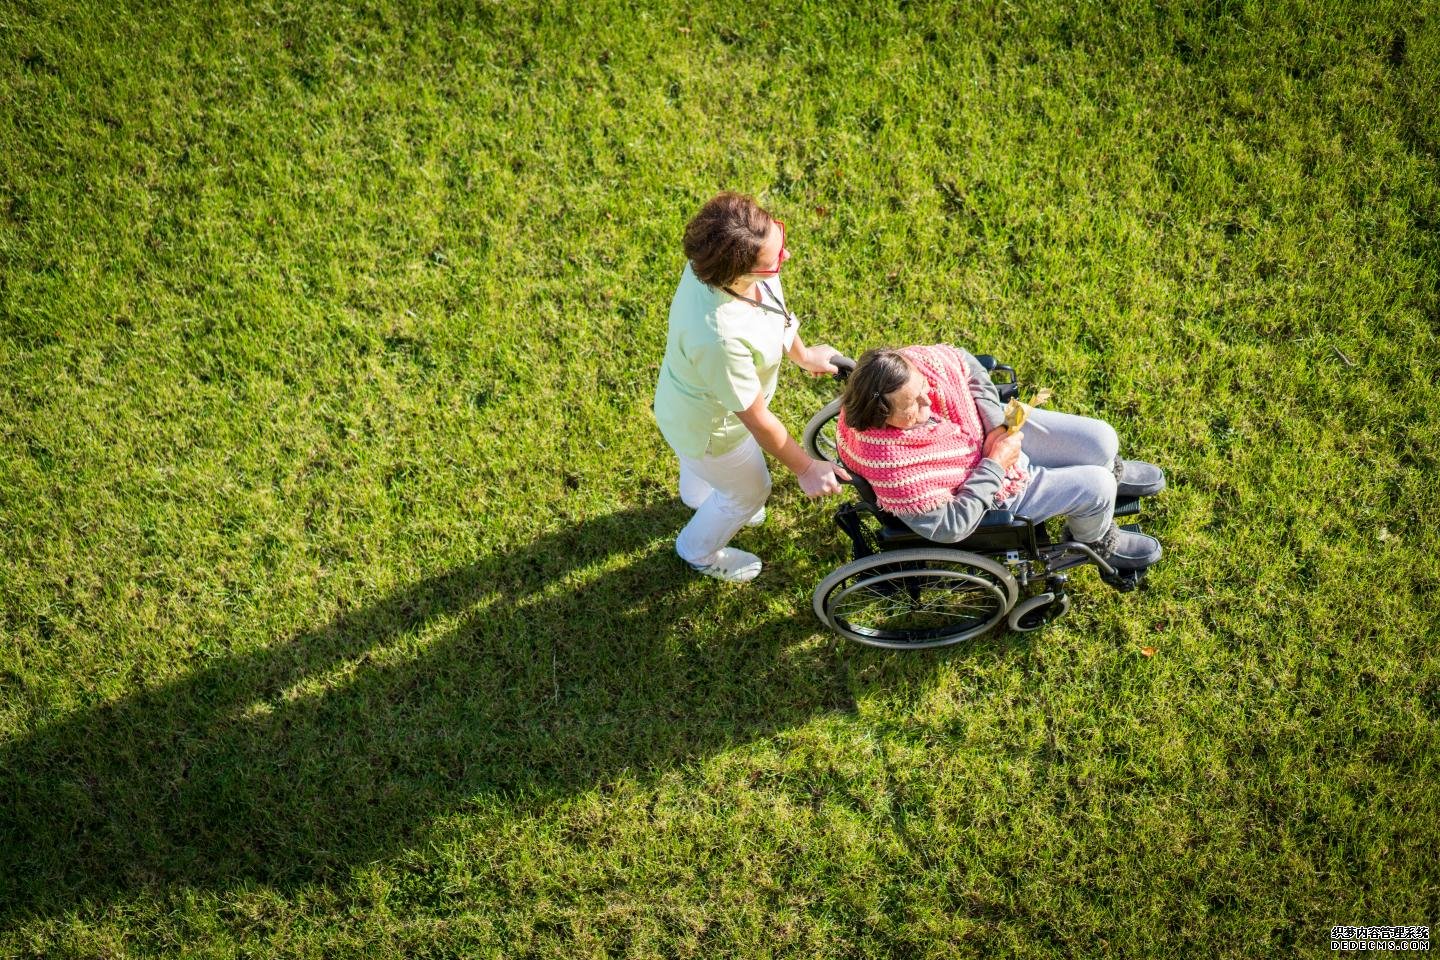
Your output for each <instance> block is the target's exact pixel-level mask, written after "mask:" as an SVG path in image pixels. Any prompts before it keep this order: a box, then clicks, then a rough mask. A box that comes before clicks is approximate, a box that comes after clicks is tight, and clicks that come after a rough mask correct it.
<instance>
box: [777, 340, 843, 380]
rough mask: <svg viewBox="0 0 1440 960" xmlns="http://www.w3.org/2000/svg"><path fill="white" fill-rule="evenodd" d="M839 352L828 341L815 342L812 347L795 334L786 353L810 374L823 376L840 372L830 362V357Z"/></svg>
mask: <svg viewBox="0 0 1440 960" xmlns="http://www.w3.org/2000/svg"><path fill="white" fill-rule="evenodd" d="M839 352H840V351H839V350H836V349H835V348H834V347H832V346H830V344H828V343H817V344H815V346H813V347H807V346H805V342H804V341H803V340H801V339H800V335H799V334H796V335H795V340H794V342H793V343H791V344H790V349H789V350H788V351H787V355H788V356H789V357H790V359H791V360H794V361H795V365H796V366H797V367H799V368H800V369H801V370H804V371H805V372H806V373H808V374H810V376H812V377H823V376H825V375H827V374H833V373H839V372H840V368H839V367H837V366H835V364H833V363H831V362H830V358H831V357H833V356H835V354H837V353H839Z"/></svg>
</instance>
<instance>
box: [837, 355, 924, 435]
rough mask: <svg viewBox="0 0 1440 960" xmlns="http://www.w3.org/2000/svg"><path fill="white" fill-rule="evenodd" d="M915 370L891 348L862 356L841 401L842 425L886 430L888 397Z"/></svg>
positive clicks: (851, 427) (848, 379) (846, 384)
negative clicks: (843, 416)
mask: <svg viewBox="0 0 1440 960" xmlns="http://www.w3.org/2000/svg"><path fill="white" fill-rule="evenodd" d="M914 369H915V368H914V367H912V366H911V365H910V361H909V360H906V359H905V355H904V354H903V353H901V352H900V351H899V350H895V349H892V348H890V347H879V348H877V349H875V350H866V351H865V352H864V353H862V354H861V355H860V359H859V360H858V361H857V362H856V364H855V370H854V371H853V372H852V373H851V374H850V376H849V377H848V378H847V379H846V381H845V392H844V393H843V394H842V395H841V397H840V410H841V412H843V413H844V415H845V425H846V426H847V427H849V428H850V429H851V430H873V429H875V428H876V427H883V426H885V419H886V418H887V417H889V416H890V401H889V400H888V399H887V396H888V395H889V394H891V393H894V392H895V391H896V390H899V389H900V388H901V387H903V386H904V385H905V381H907V380H909V379H910V373H911V371H912V370H914Z"/></svg>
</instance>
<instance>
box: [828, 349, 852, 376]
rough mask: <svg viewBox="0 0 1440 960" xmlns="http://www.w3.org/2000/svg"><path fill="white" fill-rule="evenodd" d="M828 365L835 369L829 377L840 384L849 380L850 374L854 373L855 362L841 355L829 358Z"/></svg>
mask: <svg viewBox="0 0 1440 960" xmlns="http://www.w3.org/2000/svg"><path fill="white" fill-rule="evenodd" d="M830 363H831V364H832V365H833V366H834V367H835V372H834V373H832V374H831V376H832V377H834V378H835V379H836V380H839V381H840V382H841V383H844V382H845V381H846V380H848V379H849V378H850V374H852V373H854V372H855V361H854V360H851V359H850V358H849V357H847V356H845V355H844V354H843V353H837V354H835V355H833V356H832V357H831V358H830Z"/></svg>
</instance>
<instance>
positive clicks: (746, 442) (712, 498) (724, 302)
mask: <svg viewBox="0 0 1440 960" xmlns="http://www.w3.org/2000/svg"><path fill="white" fill-rule="evenodd" d="M789 257H790V252H789V251H788V250H786V249H785V225H784V224H782V223H781V222H780V221H779V220H776V219H775V218H774V217H772V216H770V214H769V213H767V212H766V211H765V210H763V209H761V207H760V206H759V204H757V203H756V202H755V201H754V200H753V199H751V198H750V197H747V196H744V195H742V194H738V193H728V192H727V193H722V194H720V195H719V196H717V197H715V198H713V199H712V200H710V201H709V202H708V203H706V204H705V206H703V207H701V208H700V212H699V213H697V214H696V215H695V218H694V219H693V220H691V221H690V223H689V224H688V225H687V226H686V227H685V258H686V260H687V261H688V263H686V265H685V271H684V273H682V274H681V276H680V286H679V287H678V288H677V289H676V290H675V297H674V299H673V300H671V301H670V330H669V334H668V335H667V337H666V342H665V360H664V362H663V363H661V365H660V379H659V382H658V383H657V384H656V387H655V420H656V423H658V424H659V426H660V433H661V434H663V435H664V437H665V441H666V442H667V443H669V444H670V446H671V447H672V448H673V449H674V450H675V453H676V454H677V455H679V457H680V499H681V500H683V501H684V502H685V505H686V506H688V507H690V508H692V509H693V510H694V511H695V516H693V517H691V518H690V522H689V523H687V524H686V525H685V529H683V530H681V531H680V535H679V536H678V537H677V538H676V539H675V552H676V553H678V554H679V555H680V558H681V559H682V560H684V561H685V562H686V563H688V564H690V566H692V567H694V568H695V569H696V570H698V571H700V572H701V573H703V574H705V575H706V576H710V577H716V578H717V579H720V580H728V581H731V582H734V583H743V582H745V581H747V580H753V579H755V577H756V575H758V574H759V573H760V558H759V557H757V556H755V555H754V554H753V553H746V552H745V551H744V550H738V549H736V548H734V547H729V546H726V544H728V543H729V542H730V538H731V537H733V536H735V534H736V532H737V531H739V529H740V528H741V527H742V526H745V525H747V524H748V525H750V526H757V525H759V524H760V523H762V522H764V519H765V500H766V498H767V497H769V496H770V471H769V470H767V469H766V467H765V453H769V454H770V455H771V456H773V457H774V458H775V459H777V460H779V461H780V462H781V463H783V464H785V466H787V467H789V468H790V470H791V471H792V472H794V474H795V476H796V477H798V478H799V480H800V489H802V490H804V491H805V494H806V495H807V496H811V497H818V496H824V495H827V494H831V493H835V492H836V491H838V490H839V489H840V480H841V479H844V480H848V479H850V476H849V474H847V473H845V471H844V470H842V469H840V468H838V467H835V466H833V465H831V464H830V463H827V462H826V461H824V460H815V459H813V458H812V457H811V456H810V455H809V454H807V453H806V452H805V450H804V449H803V448H802V447H801V446H800V445H799V444H798V443H796V442H795V440H794V438H792V437H791V436H790V433H789V431H787V430H786V429H785V425H784V424H782V423H781V422H780V421H779V420H778V419H776V417H775V415H774V414H773V413H771V412H770V398H771V397H772V396H774V395H775V384H776V381H777V380H778V379H779V374H780V359H781V357H782V356H787V357H789V358H790V359H791V360H794V361H795V363H796V364H798V365H799V366H800V368H801V369H802V370H807V371H809V372H810V373H811V374H814V375H816V376H818V375H820V374H824V373H834V372H835V368H834V367H833V366H832V365H831V364H830V357H831V356H832V355H833V354H834V353H835V351H834V350H833V349H831V348H830V347H829V346H827V345H825V344H820V345H818V346H814V347H807V346H805V344H804V342H803V341H802V340H801V339H800V337H799V334H798V330H797V328H798V327H799V322H798V321H797V320H796V319H795V315H794V314H792V313H791V312H790V311H789V309H788V308H787V307H786V306H785V295H784V293H783V291H782V290H781V289H780V267H781V265H782V264H784V263H785V261H786V260H788V259H789ZM762 451H763V452H762Z"/></svg>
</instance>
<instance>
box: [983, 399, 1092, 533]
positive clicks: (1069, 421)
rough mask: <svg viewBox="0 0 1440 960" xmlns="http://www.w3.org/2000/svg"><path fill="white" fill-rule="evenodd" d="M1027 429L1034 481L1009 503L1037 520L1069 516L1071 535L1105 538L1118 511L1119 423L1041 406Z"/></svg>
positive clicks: (1024, 441)
mask: <svg viewBox="0 0 1440 960" xmlns="http://www.w3.org/2000/svg"><path fill="white" fill-rule="evenodd" d="M1023 433H1024V437H1023V438H1022V440H1021V441H1020V446H1021V449H1022V450H1024V452H1025V456H1026V457H1028V458H1029V460H1030V483H1029V484H1028V485H1027V486H1026V487H1025V489H1024V490H1021V491H1020V492H1019V493H1018V494H1016V495H1015V496H1013V497H1011V498H1010V499H1009V500H1006V501H1005V509H1006V510H1009V511H1011V512H1012V513H1016V514H1019V515H1020V516H1024V517H1029V518H1030V519H1032V520H1035V521H1036V522H1039V521H1041V520H1047V519H1049V518H1050V517H1060V516H1063V517H1065V518H1067V519H1068V520H1069V523H1070V535H1071V537H1073V538H1074V539H1076V540H1079V541H1081V542H1083V543H1091V542H1094V541H1096V540H1099V539H1100V535H1101V534H1103V533H1104V532H1105V531H1106V530H1107V529H1109V527H1110V521H1111V520H1113V519H1114V516H1115V472H1114V468H1113V464H1114V462H1115V455H1116V454H1117V453H1118V452H1119V449H1120V439H1119V437H1117V436H1116V435H1115V429H1114V428H1113V427H1111V426H1110V424H1108V423H1106V422H1104V421H1103V420H1096V419H1094V418H1092V417H1078V416H1075V415H1074V414H1070V413H1057V412H1055V411H1053V410H1044V409H1037V410H1034V411H1032V412H1031V414H1030V417H1029V419H1027V420H1026V422H1025V426H1024V428H1023Z"/></svg>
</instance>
